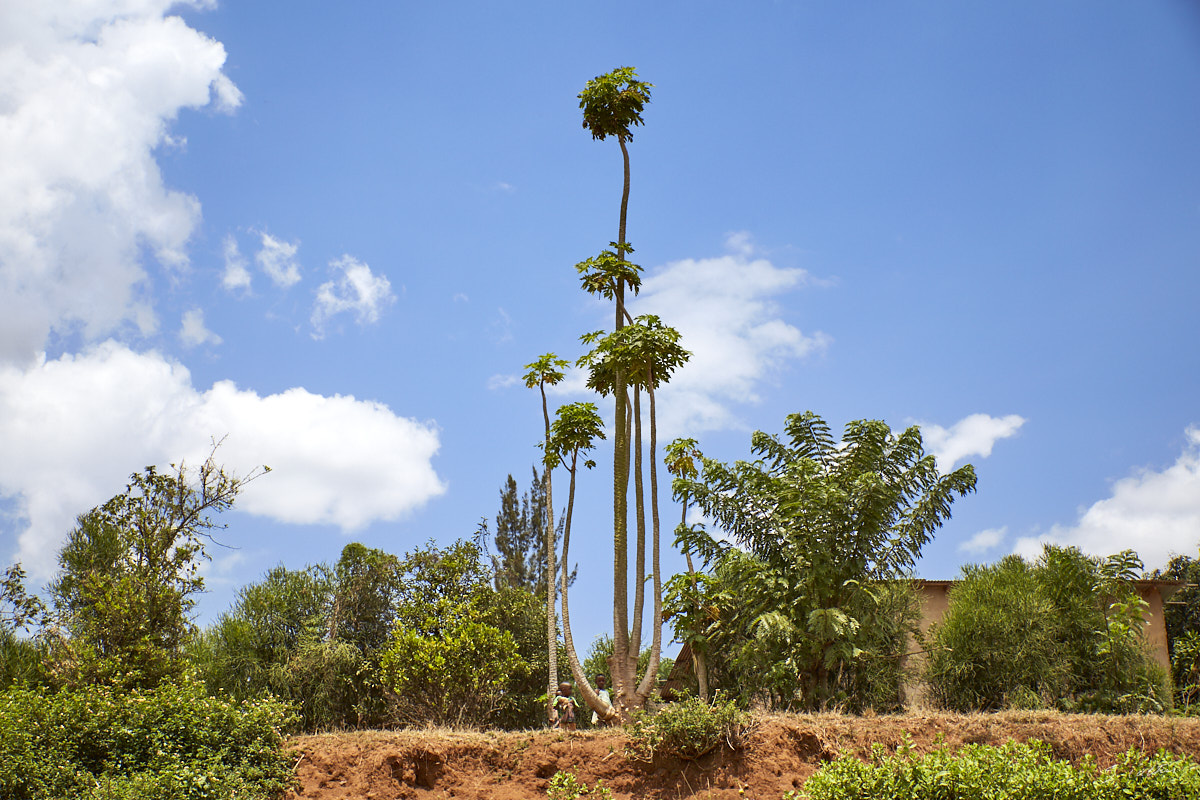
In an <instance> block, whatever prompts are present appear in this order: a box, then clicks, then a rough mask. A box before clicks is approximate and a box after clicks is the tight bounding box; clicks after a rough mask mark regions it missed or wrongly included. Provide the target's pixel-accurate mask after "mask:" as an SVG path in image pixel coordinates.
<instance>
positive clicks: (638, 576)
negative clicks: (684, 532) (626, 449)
mask: <svg viewBox="0 0 1200 800" xmlns="http://www.w3.org/2000/svg"><path fill="white" fill-rule="evenodd" d="M632 449H633V504H634V522H635V523H636V525H637V527H636V536H637V541H636V543H635V547H636V549H635V551H634V557H633V574H634V584H633V627H632V629H631V630H630V633H629V644H630V648H631V649H632V650H633V651H634V654H638V653H637V651H639V650H641V647H642V616H643V615H644V614H645V609H646V498H645V491H644V484H645V481H644V479H643V476H642V390H641V386H640V385H639V384H636V383H635V384H634V386H633V438H632ZM635 663H636V662H635ZM634 669H636V667H634ZM640 694H641V692H640V691H639V695H640Z"/></svg>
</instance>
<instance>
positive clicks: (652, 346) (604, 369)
mask: <svg viewBox="0 0 1200 800" xmlns="http://www.w3.org/2000/svg"><path fill="white" fill-rule="evenodd" d="M582 341H583V342H584V344H589V345H592V349H591V350H590V351H589V352H588V353H587V354H586V355H584V356H583V357H582V358H580V359H579V361H578V366H579V367H580V368H582V369H586V370H587V371H588V382H587V386H588V388H589V389H591V390H593V391H595V392H598V393H600V394H601V395H604V396H606V397H607V396H608V395H610V394H612V392H613V387H614V386H615V385H616V377H617V371H618V370H620V371H622V372H623V373H624V375H625V376H626V377H627V380H628V382H629V384H630V385H633V386H640V387H642V388H646V387H649V388H652V389H657V388H658V387H659V386H660V385H661V384H663V383H665V382H667V381H668V380H670V377H671V373H673V372H674V371H675V370H677V369H679V368H680V367H681V366H683V365H684V364H685V363H687V361H688V359H689V358H691V355H692V354H691V353H690V352H688V351H687V350H685V349H684V348H683V347H682V346H681V345H680V344H679V331H677V330H675V329H674V328H672V327H670V326H669V325H664V324H663V323H662V320H660V319H659V318H658V317H656V316H654V315H653V314H646V315H643V316H640V317H637V318H635V319H634V320H633V321H632V322H631V323H629V324H627V325H625V326H624V327H622V328H620V329H618V330H616V331H613V332H612V333H608V334H605V333H604V331H593V332H592V333H588V334H585V335H584V336H583V337H582Z"/></svg>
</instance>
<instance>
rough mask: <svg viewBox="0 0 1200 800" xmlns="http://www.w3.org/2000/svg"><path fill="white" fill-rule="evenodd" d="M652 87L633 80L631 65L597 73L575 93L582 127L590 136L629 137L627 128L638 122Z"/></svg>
mask: <svg viewBox="0 0 1200 800" xmlns="http://www.w3.org/2000/svg"><path fill="white" fill-rule="evenodd" d="M653 86H654V84H652V83H645V82H644V81H639V80H637V70H635V69H634V68H633V67H618V68H617V69H614V70H613V71H612V72H609V73H606V74H604V75H597V76H596V77H595V78H592V79H591V80H590V81H588V82H587V86H585V87H584V89H583V91H582V92H580V93H579V107H580V108H581V109H582V110H583V127H584V128H586V129H587V130H589V131H591V134H592V138H593V139H604V138H605V137H607V136H616V137H618V138H620V139H633V134H632V133H630V130H629V129H630V127H631V126H637V125H641V124H642V109H643V108H644V107H645V105H646V103H649V102H650V89H651V88H653Z"/></svg>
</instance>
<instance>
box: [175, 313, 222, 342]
mask: <svg viewBox="0 0 1200 800" xmlns="http://www.w3.org/2000/svg"><path fill="white" fill-rule="evenodd" d="M179 338H180V339H181V340H182V341H183V345H184V347H198V346H200V345H202V344H214V345H215V344H220V343H221V337H220V336H217V335H216V334H215V333H213V332H212V331H210V330H209V329H208V328H206V327H205V326H204V311H203V310H201V309H199V308H192V309H189V310H187V311H185V312H184V314H183V328H182V329H181V330H180V331H179Z"/></svg>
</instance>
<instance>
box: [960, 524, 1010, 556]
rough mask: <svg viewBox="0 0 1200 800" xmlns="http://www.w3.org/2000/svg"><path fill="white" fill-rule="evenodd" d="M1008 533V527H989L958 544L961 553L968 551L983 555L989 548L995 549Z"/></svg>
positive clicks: (972, 553) (971, 553)
mask: <svg viewBox="0 0 1200 800" xmlns="http://www.w3.org/2000/svg"><path fill="white" fill-rule="evenodd" d="M1007 535H1008V528H1007V527H1003V528H988V529H987V530H985V531H980V532H979V533H977V534H975V535H974V536H972V537H971V538H970V539H967V540H966V541H965V542H962V543H961V544H959V546H958V551H959V552H960V553H968V554H970V555H976V556H977V555H982V554H983V553H986V552H988V551H989V550H994V549H995V548H996V547H998V546H999V544H1000V543H1001V542H1003V541H1004V537H1005V536H1007Z"/></svg>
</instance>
